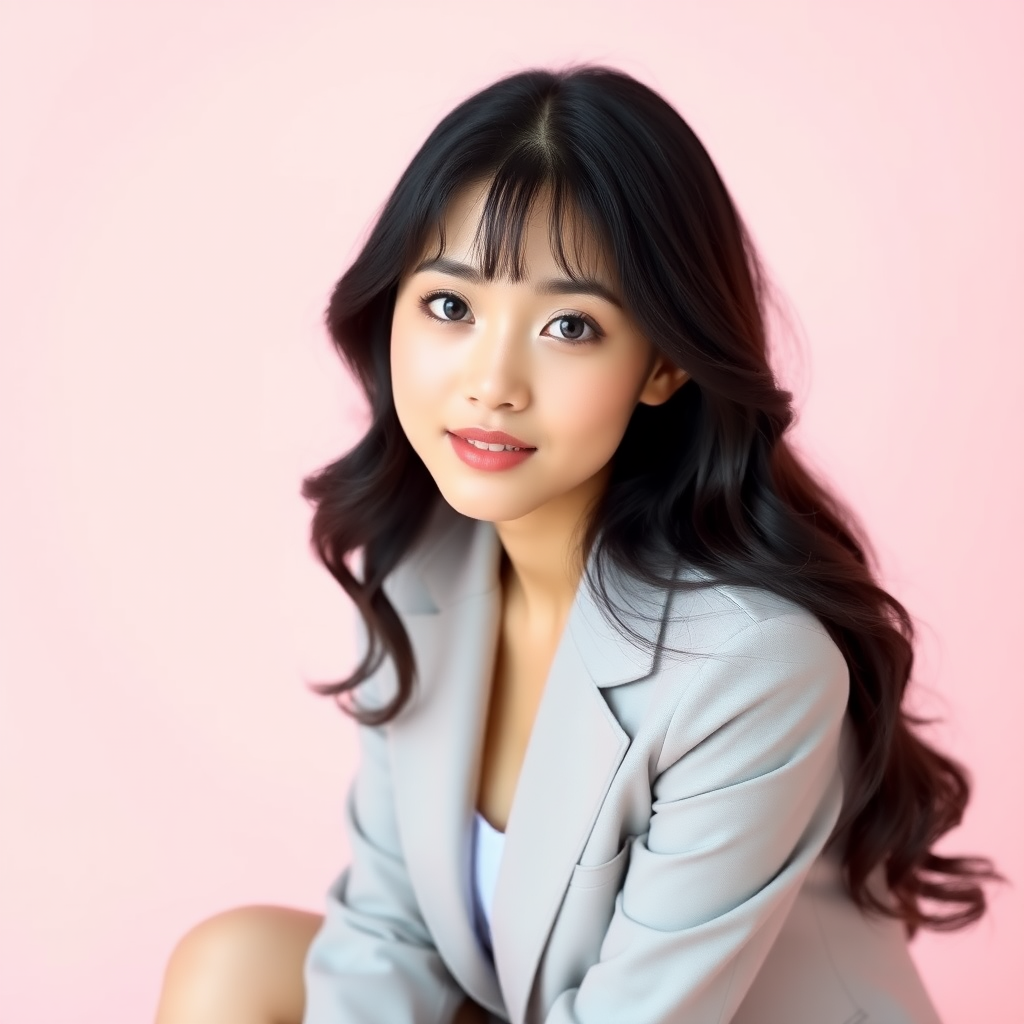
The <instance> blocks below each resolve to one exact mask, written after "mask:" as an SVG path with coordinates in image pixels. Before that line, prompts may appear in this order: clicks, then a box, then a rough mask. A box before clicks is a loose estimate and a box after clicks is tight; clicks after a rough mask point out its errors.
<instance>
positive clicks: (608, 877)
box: [569, 836, 636, 889]
mask: <svg viewBox="0 0 1024 1024" xmlns="http://www.w3.org/2000/svg"><path fill="white" fill-rule="evenodd" d="M635 838H636V837H635V836H627V837H626V842H625V844H624V845H623V847H622V849H621V850H619V852H618V853H617V854H615V856H614V857H612V859H611V860H606V861H605V862H604V863H603V864H577V865H576V867H575V868H573V871H572V875H571V876H570V877H569V888H571V889H599V888H601V887H602V886H605V885H608V884H609V883H610V882H615V883H616V885H617V884H618V883H619V881H620V880H621V879H622V876H623V875H624V874H625V867H626V862H627V861H628V860H629V848H630V844H631V843H632V842H633V840H634V839H635Z"/></svg>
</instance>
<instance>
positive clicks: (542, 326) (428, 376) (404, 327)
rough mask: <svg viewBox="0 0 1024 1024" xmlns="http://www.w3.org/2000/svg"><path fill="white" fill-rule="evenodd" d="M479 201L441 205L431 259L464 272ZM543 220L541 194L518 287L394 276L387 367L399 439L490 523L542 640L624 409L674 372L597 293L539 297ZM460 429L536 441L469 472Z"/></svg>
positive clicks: (438, 272) (660, 392) (479, 191)
mask: <svg viewBox="0 0 1024 1024" xmlns="http://www.w3.org/2000/svg"><path fill="white" fill-rule="evenodd" d="M484 195H485V186H477V187H476V188H471V189H467V190H465V191H464V192H463V193H462V194H461V195H460V196H458V197H457V198H456V199H455V200H454V201H453V202H452V204H451V205H450V207H449V209H448V211H447V215H446V217H445V242H446V251H445V254H444V256H445V258H446V259H448V260H453V261H456V262H458V263H461V264H465V265H468V266H469V267H475V266H476V265H477V263H476V255H477V254H476V252H475V251H474V250H473V248H472V243H473V235H474V231H475V229H476V226H477V223H478V220H479V215H480V211H481V209H482V205H483V200H484ZM548 217H549V205H548V201H547V198H546V197H545V196H541V197H539V198H538V200H537V201H536V202H535V203H534V206H533V209H532V211H531V217H530V220H529V223H528V226H527V231H526V237H525V243H524V256H523V259H524V266H525V270H526V278H525V280H523V281H521V282H518V283H513V282H511V281H509V280H506V279H503V278H501V277H499V278H496V279H495V280H493V281H489V282H487V281H482V280H480V281H472V280H468V279H467V278H466V277H465V276H463V275H462V274H456V273H453V272H451V270H450V269H449V270H446V269H445V268H443V267H427V268H424V269H422V270H419V271H418V272H412V273H409V274H407V275H406V276H404V277H403V278H402V280H401V281H400V282H399V289H398V294H397V297H396V300H395V311H394V318H393V321H392V329H391V373H392V388H393V392H394V400H395V409H396V411H397V414H398V418H399V421H400V422H401V424H402V428H403V429H404V430H405V433H406V435H407V436H408V438H409V442H410V443H411V444H412V446H413V448H414V449H415V450H416V452H417V454H418V455H419V456H420V458H421V459H422V460H423V462H424V464H425V465H426V467H427V469H428V470H429V471H430V473H431V475H432V476H433V478H434V481H435V482H436V483H437V486H438V489H439V490H440V491H441V493H442V495H443V497H444V498H445V500H446V501H448V503H449V504H450V505H452V507H453V508H455V509H456V510H457V511H459V512H461V513H462V514H463V515H466V516H470V517H472V518H474V519H486V520H490V521H492V522H493V523H494V524H495V529H496V531H497V533H498V536H499V538H500V540H501V545H502V547H503V549H504V552H505V557H506V559H507V564H506V573H507V576H506V580H505V582H506V584H507V590H508V592H509V594H510V595H512V596H513V597H514V600H515V602H516V606H517V607H518V608H519V609H520V610H521V612H522V616H521V618H522V621H521V624H522V625H524V626H525V627H526V629H527V631H528V633H529V635H530V636H536V637H538V638H546V639H549V640H550V639H552V638H553V637H556V636H557V635H558V634H559V633H560V632H561V625H562V624H563V623H564V621H565V618H566V616H567V614H568V611H569V609H570V607H571V606H572V603H573V600H574V597H575V594H576V589H577V586H578V584H579V579H580V576H581V574H582V564H581V562H582V558H581V557H580V555H581V553H580V552H578V551H576V550H575V549H574V547H573V532H574V531H575V530H576V528H577V526H578V525H579V524H580V522H581V520H582V519H583V517H584V516H585V515H586V514H587V509H588V506H589V505H590V503H591V502H593V501H594V500H595V499H597V498H598V497H599V496H600V494H601V493H602V492H603V491H604V489H605V487H606V486H607V482H608V477H609V474H610V469H611V467H610V460H611V458H612V455H613V454H614V452H615V449H616V448H617V446H618V444H619V442H620V440H621V439H622V436H623V434H624V433H625V430H626V426H627V424H628V422H629V419H630V416H631V415H632V413H633V410H634V409H635V408H636V406H637V404H638V403H640V402H643V403H646V404H648V405H660V404H661V403H662V402H665V401H667V400H668V399H669V398H670V397H671V396H672V395H673V393H674V392H675V391H676V390H677V389H678V388H679V387H680V386H681V385H682V384H683V383H685V381H686V379H687V374H686V372H685V371H684V370H682V369H679V368H678V367H675V366H673V365H672V364H671V363H669V362H668V361H667V360H666V359H665V357H664V356H662V355H661V354H660V353H658V352H657V351H656V350H655V349H654V347H653V346H652V345H651V344H650V342H649V341H648V340H647V339H646V338H645V337H644V336H643V335H642V334H641V333H640V331H639V329H638V328H637V326H636V324H635V323H634V322H633V320H632V319H631V318H630V316H629V315H628V313H627V312H626V311H625V310H624V309H622V308H621V307H620V306H619V305H616V304H615V302H614V301H611V299H609V298H605V297H602V296H598V295H593V294H586V293H582V292H579V291H576V290H574V289H573V288H572V286H571V285H569V286H567V290H565V291H564V292H563V291H559V293H558V294H547V293H546V292H545V291H543V290H541V287H540V283H541V282H544V281H547V280H550V279H560V278H564V277H565V274H564V272H563V271H562V270H561V268H560V267H559V266H558V263H557V262H556V259H555V255H554V253H553V252H552V251H551V248H550V243H549V238H548ZM566 248H567V250H568V251H569V252H574V251H575V248H576V247H574V246H571V245H569V246H567V247H566ZM428 253H430V250H428V252H427V253H425V255H426V254H428ZM581 255H582V260H581V262H582V263H583V264H584V265H583V266H582V267H580V268H577V269H578V270H580V271H582V275H581V276H585V277H588V278H592V279H594V280H596V281H597V282H599V283H600V284H601V285H603V286H604V288H605V290H606V291H608V292H610V293H611V294H612V295H617V294H618V288H617V283H616V279H615V276H614V275H613V274H612V272H611V271H610V268H609V266H608V263H607V261H606V260H605V259H604V258H603V254H602V252H601V250H600V248H599V247H598V246H597V245H596V243H594V242H593V241H592V240H590V239H586V240H585V245H584V246H582V247H581ZM417 262H418V261H417ZM431 291H445V292H450V293H451V295H450V296H441V297H436V298H433V299H431V300H429V309H430V310H431V311H432V312H433V313H434V314H435V315H436V316H439V317H442V318H445V322H440V321H438V320H434V319H432V318H431V317H430V316H429V315H428V314H427V312H425V311H424V309H423V308H422V306H421V299H422V297H423V296H424V295H425V294H426V293H428V292H431ZM453 299H454V300H455V301H452V300H453ZM579 314H582V318H581V317H580V316H579ZM566 318H568V319H566ZM588 321H589V323H588ZM590 323H593V324H594V325H596V326H597V328H598V331H597V332H595V330H594V329H593V328H592V327H591V326H590ZM596 333H600V335H601V336H600V337H599V338H595V337H594V336H595V334H596ZM577 339H579V340H577ZM590 339H593V340H590ZM465 426H480V427H485V428H488V429H496V430H505V431H507V432H508V433H510V434H513V435H515V436H516V437H519V438H522V439H523V440H524V441H526V442H527V444H529V445H530V446H532V447H535V448H536V449H537V450H536V451H535V452H534V453H533V454H532V455H531V456H530V458H529V459H527V460H526V461H525V462H524V463H522V464H521V465H519V466H516V467H514V468H512V469H508V470H503V471H501V472H485V471H482V470H477V469H474V468H472V467H470V466H467V465H466V464H465V463H464V462H462V461H461V460H460V459H459V458H458V456H457V455H456V454H455V453H454V451H453V449H452V446H451V443H450V440H449V438H448V437H447V436H446V432H447V431H448V430H454V429H458V428H460V427H465Z"/></svg>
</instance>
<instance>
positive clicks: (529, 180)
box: [420, 149, 611, 283]
mask: <svg viewBox="0 0 1024 1024" xmlns="http://www.w3.org/2000/svg"><path fill="white" fill-rule="evenodd" d="M474 185H479V186H484V185H486V189H487V192H486V197H485V199H484V203H483V206H482V209H481V212H480V219H479V221H478V222H477V225H476V229H475V231H474V234H473V240H472V243H471V246H470V248H471V252H472V253H473V254H474V256H475V257H476V259H477V265H478V266H479V267H480V270H481V273H482V275H483V277H484V279H485V280H487V281H493V280H495V279H496V278H504V279H506V280H509V281H512V282H514V283H519V282H521V281H523V280H524V279H525V277H526V266H525V259H524V248H525V242H526V229H527V224H528V223H529V220H530V217H531V215H532V213H533V209H534V206H535V204H536V203H537V202H538V200H540V199H541V198H542V197H545V196H549V197H550V209H549V216H548V241H549V244H550V247H551V253H552V255H553V256H554V259H555V262H556V264H557V265H558V267H559V268H560V269H561V270H562V271H563V272H564V273H565V275H566V277H567V278H568V279H569V280H572V281H576V280H580V279H583V278H586V277H588V276H591V275H592V274H593V273H594V271H595V270H596V269H597V268H595V267H594V266H593V265H592V263H593V256H592V255H591V251H589V244H590V243H591V242H593V243H596V246H597V252H598V253H599V254H602V255H604V254H607V256H606V258H607V257H610V254H611V253H610V244H609V232H608V231H607V228H606V227H605V226H604V225H602V224H600V223H599V222H598V221H597V220H596V219H595V217H594V216H593V214H588V213H587V212H585V211H586V210H587V209H588V208H590V209H592V208H593V204H588V203H587V202H586V195H585V192H584V191H583V188H582V186H581V184H580V183H579V181H578V180H574V179H573V178H572V177H571V176H570V175H569V174H567V173H565V172H562V173H560V172H559V169H558V165H557V164H556V163H555V162H554V161H553V160H552V159H551V158H550V154H546V153H545V154H541V153H538V152H537V151H536V150H534V151H533V152H531V151H529V150H525V149H519V150H517V151H515V152H513V153H511V154H510V155H509V156H507V157H506V158H505V159H504V160H503V161H502V162H501V163H500V164H499V165H498V166H497V168H496V169H494V170H493V171H491V172H489V173H488V174H486V175H483V176H477V177H475V178H473V179H468V180H466V181H465V182H463V183H462V184H461V185H458V186H456V187H455V188H454V189H452V190H451V193H450V196H451V197H452V198H453V197H454V196H455V195H457V194H459V192H461V191H462V190H464V189H466V188H471V187H473V186H474ZM450 201H451V199H449V202H450ZM447 207H448V203H445V204H444V205H443V207H442V208H441V209H440V211H439V212H438V214H437V215H436V217H435V218H434V222H433V223H432V224H428V225H427V227H426V228H425V229H424V232H423V234H424V235H426V236H428V237H429V235H430V234H431V233H433V234H434V236H435V248H434V250H433V251H432V252H431V253H430V258H431V259H437V258H439V257H440V256H442V255H443V254H444V252H445V250H446V248H447V241H446V237H445V228H444V211H445V210H446V209H447ZM422 248H423V247H422V246H421V247H420V251H422ZM609 262H611V261H610V260H609Z"/></svg>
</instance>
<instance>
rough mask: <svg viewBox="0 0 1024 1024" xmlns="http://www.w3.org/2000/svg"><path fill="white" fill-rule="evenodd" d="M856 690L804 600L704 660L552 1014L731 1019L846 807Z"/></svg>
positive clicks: (586, 1023)
mask: <svg viewBox="0 0 1024 1024" xmlns="http://www.w3.org/2000/svg"><path fill="white" fill-rule="evenodd" d="M666 671H673V669H666ZM848 689H849V674H848V669H847V665H846V662H845V660H844V659H843V657H842V654H841V652H840V651H839V649H838V648H837V647H836V646H835V644H834V643H833V642H832V640H831V639H830V638H829V637H828V636H827V634H825V633H824V631H823V629H822V627H821V626H820V624H818V623H817V622H816V621H814V620H812V619H811V618H809V617H808V616H807V614H806V613H800V612H796V613H792V614H786V615H781V616H779V617H777V618H772V619H769V620H766V621H762V622H755V623H751V624H750V625H749V626H747V627H745V628H743V629H742V630H740V632H739V633H737V634H736V635H734V636H733V637H732V638H731V639H730V640H728V641H727V642H726V643H725V644H723V645H722V646H721V647H720V648H719V649H718V650H717V651H716V652H715V653H714V654H713V655H712V656H711V658H710V659H709V660H707V661H705V662H704V664H703V665H702V667H701V668H700V669H699V670H698V671H697V672H696V674H695V677H694V678H693V680H692V681H691V682H690V683H689V684H688V685H687V686H686V688H685V691H684V693H683V695H682V698H681V700H680V702H679V704H678V705H677V707H676V709H675V712H674V714H673V717H672V720H671V722H670V724H669V727H668V731H667V734H666V740H665V745H664V748H663V750H662V754H661V758H660V760H659V762H658V766H657V768H658V775H657V777H656V778H655V780H654V782H653V784H652V796H653V805H652V807H653V813H652V816H651V819H650V825H649V830H648V832H647V833H646V834H645V835H644V836H640V837H637V838H636V839H634V840H632V843H633V846H632V849H631V851H630V854H631V855H630V863H629V868H628V870H627V873H626V876H625V878H624V880H623V884H622V888H621V890H620V892H619V893H618V895H617V896H616V900H615V909H614V912H613V916H612V919H611V922H610V924H609V926H608V929H607V932H606V934H605V937H604V940H603V942H602V944H601V949H600V955H599V960H598V962H597V963H595V964H593V965H592V966H591V967H590V968H589V969H588V970H587V972H586V974H585V975H584V976H583V979H582V981H581V982H580V984H579V985H578V986H576V987H574V988H571V989H568V990H566V991H564V992H562V993H560V994H559V995H558V997H557V998H556V999H555V1001H554V1003H553V1004H552V1005H551V1007H550V1008H549V1010H548V1012H547V1014H546V1016H545V1018H544V1024H621V1022H622V1021H626V1020H628V1021H630V1022H631V1024H670V1022H671V1024H684V1022H686V1024H704V1022H714V1024H727V1022H728V1021H730V1020H731V1019H732V1017H733V1014H735V1012H736V1010H737V1008H738V1006H739V1004H740V1002H741V1001H742V999H743V996H744V995H745V994H746V992H747V990H748V989H749V988H750V986H751V984H752V982H753V980H754V977H755V975H756V974H757V971H758V969H759V968H760V966H761V964H762V963H763V962H764V960H765V957H766V956H767V955H768V952H769V949H770V948H771V945H772V943H773V942H774V940H775V938H776V936H777V935H778V933H779V930H780V928H781V927H782V924H783V921H784V920H785V917H786V914H787V913H788V911H789V909H790V907H791V906H792V904H793V900H794V899H795V897H796V893H797V891H798V889H799V888H800V886H801V884H802V883H803V881H804V879H805V878H806V876H807V873H808V871H809V869H810V867H811V864H812V862H813V861H814V860H815V858H816V857H817V856H818V854H819V853H820V852H821V850H822V848H823V847H824V845H825V842H826V841H827V839H828V837H829V835H830V833H831V831H832V828H833V826H834V824H835V822H836V820H837V818H838V816H839V811H840V809H841V804H842V798H843V788H842V775H841V771H840V765H839V735H840V727H841V725H842V720H843V716H844V714H845V710H846V703H847V696H848Z"/></svg>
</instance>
